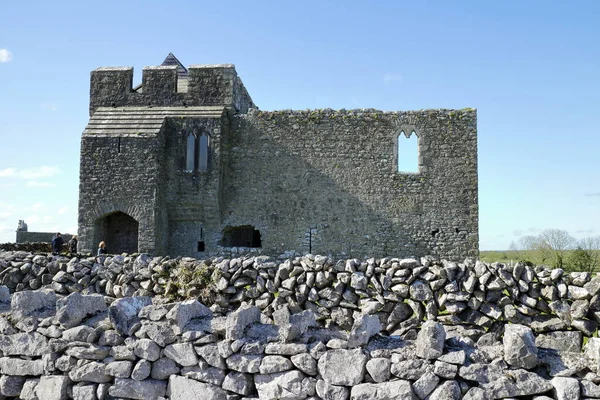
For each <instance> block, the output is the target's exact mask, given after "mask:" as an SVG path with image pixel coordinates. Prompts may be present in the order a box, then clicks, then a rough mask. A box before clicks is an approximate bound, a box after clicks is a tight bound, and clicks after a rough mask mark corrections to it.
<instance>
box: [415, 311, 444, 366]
mask: <svg viewBox="0 0 600 400" xmlns="http://www.w3.org/2000/svg"><path fill="white" fill-rule="evenodd" d="M445 340H446V331H445V330H444V326H443V325H442V324H440V323H439V322H435V321H426V322H425V323H424V324H423V325H422V326H421V330H420V331H419V333H418V335H417V341H416V352H417V355H418V356H419V357H421V358H425V359H429V360H431V359H436V358H438V357H439V356H441V355H442V353H443V351H444V341H445Z"/></svg>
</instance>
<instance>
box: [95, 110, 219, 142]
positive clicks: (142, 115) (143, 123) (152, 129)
mask: <svg viewBox="0 0 600 400" xmlns="http://www.w3.org/2000/svg"><path fill="white" fill-rule="evenodd" d="M224 111H225V107H224V106H203V107H116V108H113V107H99V108H98V109H97V110H96V112H94V114H93V115H92V116H91V117H90V122H89V123H88V125H87V126H86V127H85V130H84V131H83V136H121V137H126V136H130V137H148V136H155V135H157V134H158V132H159V131H160V129H161V128H162V126H163V124H164V122H165V119H166V118H168V117H177V118H180V117H181V118H186V117H187V118H220V117H221V116H222V115H223V112H224Z"/></svg>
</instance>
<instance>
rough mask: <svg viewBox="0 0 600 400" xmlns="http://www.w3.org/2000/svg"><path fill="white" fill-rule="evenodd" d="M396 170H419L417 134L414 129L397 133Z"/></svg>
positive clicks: (411, 171)
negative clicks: (407, 132)
mask: <svg viewBox="0 0 600 400" xmlns="http://www.w3.org/2000/svg"><path fill="white" fill-rule="evenodd" d="M398 172H409V173H416V172H419V136H418V135H417V133H416V132H415V131H412V132H410V133H409V134H406V133H405V132H404V131H401V132H400V134H399V135H398Z"/></svg>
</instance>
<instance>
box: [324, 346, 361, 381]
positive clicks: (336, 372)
mask: <svg viewBox="0 0 600 400" xmlns="http://www.w3.org/2000/svg"><path fill="white" fill-rule="evenodd" d="M366 364H367V356H366V355H364V354H363V352H362V350H361V349H354V350H344V349H336V350H329V351H327V352H325V354H323V355H322V356H321V358H319V362H318V370H319V373H320V374H321V376H322V377H323V379H324V380H325V381H327V382H328V383H330V384H332V385H341V386H353V385H358V384H359V383H361V382H362V380H363V377H364V375H365V367H366Z"/></svg>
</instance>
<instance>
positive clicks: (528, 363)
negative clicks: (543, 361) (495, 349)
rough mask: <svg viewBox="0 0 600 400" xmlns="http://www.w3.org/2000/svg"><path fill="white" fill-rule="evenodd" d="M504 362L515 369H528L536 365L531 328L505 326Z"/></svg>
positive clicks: (536, 351)
mask: <svg viewBox="0 0 600 400" xmlns="http://www.w3.org/2000/svg"><path fill="white" fill-rule="evenodd" d="M504 360H505V361H506V362H507V363H508V364H509V365H511V366H513V367H516V368H526V369H530V368H533V367H535V366H536V365H537V364H538V349H537V347H536V346H535V337H534V336H533V332H532V331H531V328H529V327H527V326H523V325H519V324H507V325H506V326H505V328H504Z"/></svg>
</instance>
